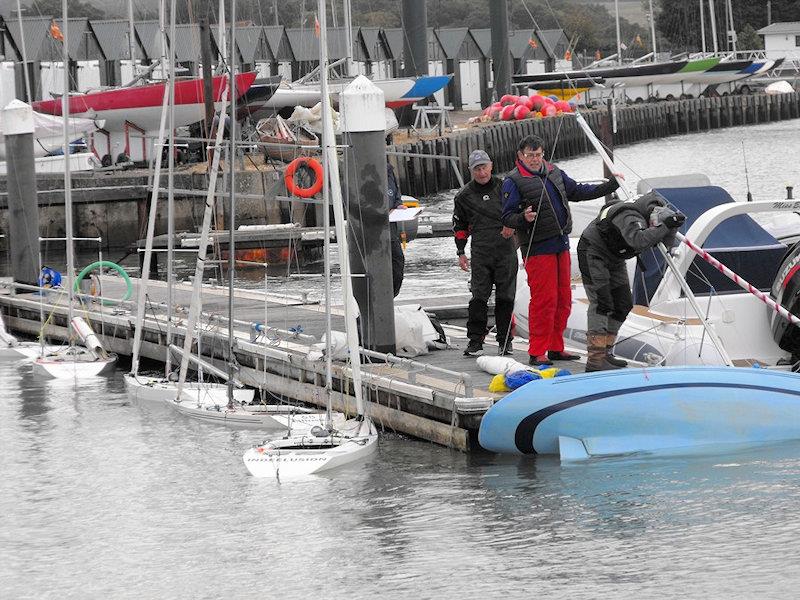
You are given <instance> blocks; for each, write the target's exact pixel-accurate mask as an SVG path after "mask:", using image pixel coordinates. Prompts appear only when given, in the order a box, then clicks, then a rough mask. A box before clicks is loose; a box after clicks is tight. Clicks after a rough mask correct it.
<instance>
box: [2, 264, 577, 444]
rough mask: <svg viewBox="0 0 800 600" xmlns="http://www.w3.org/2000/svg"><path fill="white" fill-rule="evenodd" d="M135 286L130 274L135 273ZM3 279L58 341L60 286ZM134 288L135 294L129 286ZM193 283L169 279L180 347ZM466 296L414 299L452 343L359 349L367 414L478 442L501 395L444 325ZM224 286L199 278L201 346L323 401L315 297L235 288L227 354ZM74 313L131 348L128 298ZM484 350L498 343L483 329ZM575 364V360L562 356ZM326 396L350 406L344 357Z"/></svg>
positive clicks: (114, 283) (16, 304)
mask: <svg viewBox="0 0 800 600" xmlns="http://www.w3.org/2000/svg"><path fill="white" fill-rule="evenodd" d="M101 281H102V293H103V295H104V297H106V298H119V297H122V294H123V293H124V290H125V285H124V283H123V282H122V280H121V279H119V278H117V277H110V276H103V277H102V279H101ZM133 282H134V287H135V286H136V285H138V280H136V279H134V280H133ZM10 286H11V284H10V283H5V284H0V292H3V293H0V310H1V311H2V313H3V315H4V319H5V323H6V327H7V328H8V329H9V330H10V331H13V332H16V333H19V334H23V335H25V336H27V337H36V336H38V334H39V331H40V329H41V320H40V314H42V313H43V314H44V315H45V318H46V319H48V324H47V328H46V335H47V338H49V339H52V340H61V341H63V340H65V339H66V336H67V329H66V324H67V306H66V291H65V290H49V291H48V292H47V293H46V295H45V296H44V297H40V296H39V295H37V294H35V293H16V294H14V295H12V294H10V293H8V291H9V288H10ZM133 297H136V292H135V290H134V295H133ZM166 297H167V287H166V284H165V283H164V282H159V281H151V282H150V283H149V284H148V300H147V309H146V317H145V321H144V333H143V337H142V339H143V343H142V349H141V354H142V356H143V357H144V358H147V359H151V360H152V361H156V362H158V363H160V364H159V366H156V365H155V364H153V365H152V366H153V368H154V369H163V367H162V366H161V364H163V363H164V361H165V358H166V352H167V339H166V335H167V320H166V302H165V301H166ZM190 298H191V286H190V285H189V284H187V283H179V284H176V285H175V286H174V287H173V302H174V304H175V305H176V307H177V308H176V311H175V315H174V316H173V337H172V343H173V344H176V345H178V346H182V344H183V339H184V336H185V334H186V330H185V319H186V316H187V314H188V304H189V301H190ZM468 300H469V296H467V295H466V294H465V295H455V296H442V297H438V298H428V299H420V300H414V301H412V303H415V304H421V305H422V306H423V308H425V310H426V311H428V312H433V313H436V314H437V315H438V316H439V317H440V318H441V319H442V320H443V321H445V324H444V327H445V331H446V333H447V335H448V338H449V341H450V345H451V348H449V349H446V350H434V351H431V352H430V353H428V354H427V355H423V356H418V357H415V358H413V359H404V358H398V357H394V356H391V355H385V354H379V353H375V352H370V351H364V354H363V361H364V365H363V368H362V377H363V380H364V384H365V394H364V396H365V399H366V400H367V410H368V412H369V414H370V415H371V416H372V417H373V418H374V419H375V420H376V421H377V422H378V423H379V424H380V425H381V426H383V427H384V428H386V429H388V430H392V431H397V432H401V433H404V434H407V435H410V436H413V437H416V438H420V439H423V440H428V441H431V442H435V443H437V444H440V445H443V446H448V447H451V448H455V449H458V450H462V451H473V450H477V449H478V443H477V431H478V427H479V425H480V420H481V417H482V415H483V413H484V412H485V411H486V409H488V407H489V406H490V405H491V404H492V402H494V401H495V400H497V399H499V398H500V397H502V395H503V394H493V393H490V392H488V391H487V390H488V385H489V382H490V381H491V378H492V375H490V374H488V373H485V372H483V371H481V370H480V369H478V367H477V364H476V361H475V359H474V358H467V357H464V356H463V349H464V348H465V347H466V345H467V339H466V330H465V329H464V328H463V327H458V326H455V325H450V324H447V323H446V321H447V320H448V319H451V318H458V317H463V315H465V310H466V304H467V302H468ZM227 306H228V292H227V288H226V287H217V286H210V285H204V286H203V317H202V319H201V322H202V326H201V327H202V336H201V344H200V349H201V355H202V356H203V357H204V358H205V359H206V360H208V361H209V362H211V363H213V364H215V365H216V366H218V367H220V368H223V369H225V368H226V365H227V362H228V360H229V359H231V358H232V359H233V361H234V364H236V365H237V367H238V379H239V380H240V381H241V382H242V383H244V384H245V385H248V386H251V387H254V388H256V389H260V390H263V391H264V395H263V397H264V398H265V399H267V398H268V399H269V401H270V402H274V401H275V400H276V399H278V400H281V401H285V402H298V401H299V402H305V403H308V404H313V405H316V406H325V403H326V393H327V392H326V389H325V387H324V383H325V363H324V361H323V360H312V359H310V358H309V356H308V355H309V352H310V351H311V350H313V349H315V348H314V344H316V343H317V342H319V339H320V336H321V335H322V334H323V333H324V331H325V309H324V306H323V305H322V304H320V303H319V302H310V301H308V300H304V299H302V298H287V297H283V296H278V295H272V294H269V293H265V291H263V290H261V291H259V290H250V289H248V290H245V289H237V290H236V292H235V297H234V316H235V319H234V329H235V333H234V337H235V343H234V356H233V357H230V356H229V353H228V320H227V318H226V316H225V315H226V314H227ZM79 310H80V314H81V316H83V317H84V318H85V319H86V320H87V321H88V322H89V323H90V324H91V326H92V328H93V329H94V331H95V332H96V333H97V334H98V335H99V337H100V339H101V340H102V342H103V344H104V346H105V348H106V349H107V350H109V351H112V352H116V353H117V354H119V355H120V356H130V355H131V353H132V345H133V336H134V323H135V313H134V312H132V310H133V309H132V306H131V304H130V303H128V304H127V305H120V306H114V307H104V306H101V305H100V303H98V302H91V303H88V304H85V305H82V306H81V307H80V308H79ZM332 312H333V329H334V330H338V331H343V330H344V318H343V316H342V311H341V308H340V307H334V309H333V311H332ZM265 317H266V322H267V324H268V329H267V333H266V335H256V333H255V331H254V329H253V328H252V324H253V323H256V322H258V323H263V322H264V321H265ZM485 349H486V352H487V354H491V353H492V352H493V351H494V352H496V351H497V344H496V343H494V342H493V341H491V340H489V338H487V342H486V344H485ZM514 354H515V357H516V358H517V360H518V361H520V362H523V363H525V362H526V361H527V358H528V355H527V344H526V343H525V341H522V342H519V343H516V344H515V352H514ZM562 366H564V367H567V368H570V369H572V368H574V367H575V366H577V365H575V364H574V363H569V364H563V365H562ZM333 380H334V381H333V388H334V393H333V394H332V398H331V401H332V405H333V408H334V409H335V410H340V411H345V412H349V413H355V398H354V397H353V395H352V377H351V373H350V369H349V367H347V366H346V365H345V364H344V363H340V362H334V365H333Z"/></svg>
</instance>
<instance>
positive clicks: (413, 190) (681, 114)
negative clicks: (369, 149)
mask: <svg viewBox="0 0 800 600" xmlns="http://www.w3.org/2000/svg"><path fill="white" fill-rule="evenodd" d="M581 114H583V116H584V118H585V119H586V121H587V122H588V123H589V125H590V127H591V128H592V130H593V131H594V132H595V133H596V134H598V136H600V137H601V139H602V135H601V132H602V129H603V122H604V121H605V120H606V119H608V112H607V111H606V110H605V109H602V110H592V109H584V110H582V111H581ZM799 117H800V92H794V93H791V94H775V95H767V94H752V95H734V96H719V97H715V98H694V99H688V100H675V101H671V102H657V103H647V104H633V105H629V106H622V107H618V108H617V109H616V122H617V132H616V135H615V136H614V145H615V146H623V145H627V144H633V143H636V142H642V141H646V140H653V139H659V138H664V137H668V136H671V135H679V134H686V133H698V132H704V131H710V130H713V129H721V128H725V127H738V126H743V125H755V124H758V123H769V122H773V121H782V120H786V119H797V118H799ZM526 135H538V136H539V137H541V138H542V139H544V141H545V144H546V145H547V146H548V148H550V149H553V150H554V160H560V159H564V158H570V157H573V156H578V155H581V154H586V153H588V152H592V151H593V150H592V148H591V147H590V145H589V143H588V141H587V140H586V136H585V135H583V133H582V132H581V130H580V129H579V127H578V124H577V123H576V122H575V119H574V118H573V117H570V116H569V115H563V116H560V117H550V118H547V119H524V120H522V121H505V122H489V123H481V124H478V125H470V126H466V127H463V128H461V129H455V130H453V131H452V132H449V133H447V134H446V135H444V136H439V137H427V138H423V139H419V140H416V141H410V142H407V143H402V144H395V146H394V147H393V150H394V151H397V152H398V153H400V155H394V156H392V157H391V158H390V160H391V161H392V162H393V164H394V167H395V171H396V173H397V176H398V180H399V181H398V183H399V184H400V189H401V190H402V191H403V193H404V194H410V195H412V196H419V197H422V196H428V195H431V194H435V193H437V192H440V191H442V190H449V189H453V188H457V187H459V186H458V179H457V176H456V175H455V173H454V171H453V168H452V165H451V161H450V160H448V159H438V160H431V159H427V158H422V157H421V155H437V156H457V157H460V158H461V161H460V163H459V165H460V168H461V171H462V176H463V177H464V178H468V177H469V173H468V169H467V164H466V157H467V156H469V154H470V152H472V151H473V150H475V149H476V148H480V149H482V150H485V151H486V152H488V154H489V156H491V157H492V160H493V161H494V165H495V172H498V173H505V172H507V171H510V170H511V169H513V168H514V158H515V156H516V146H517V143H518V142H519V140H521V139H522V138H523V137H524V136H526ZM403 154H405V155H406V156H403Z"/></svg>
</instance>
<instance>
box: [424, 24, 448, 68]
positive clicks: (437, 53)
mask: <svg viewBox="0 0 800 600" xmlns="http://www.w3.org/2000/svg"><path fill="white" fill-rule="evenodd" d="M444 59H445V54H444V48H442V42H440V41H439V36H437V35H436V32H435V31H434V30H433V27H428V60H444Z"/></svg>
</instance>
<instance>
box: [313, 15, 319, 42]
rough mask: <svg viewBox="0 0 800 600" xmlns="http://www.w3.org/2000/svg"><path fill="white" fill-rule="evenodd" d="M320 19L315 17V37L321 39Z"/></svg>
mask: <svg viewBox="0 0 800 600" xmlns="http://www.w3.org/2000/svg"><path fill="white" fill-rule="evenodd" d="M319 33H320V32H319V19H318V18H317V15H314V36H315V37H319Z"/></svg>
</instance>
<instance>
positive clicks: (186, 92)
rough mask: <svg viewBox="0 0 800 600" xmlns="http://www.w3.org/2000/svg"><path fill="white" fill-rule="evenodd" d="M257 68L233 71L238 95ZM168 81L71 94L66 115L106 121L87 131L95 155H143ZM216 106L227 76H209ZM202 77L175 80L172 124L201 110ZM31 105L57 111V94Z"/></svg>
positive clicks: (158, 119)
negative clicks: (211, 77) (89, 131)
mask: <svg viewBox="0 0 800 600" xmlns="http://www.w3.org/2000/svg"><path fill="white" fill-rule="evenodd" d="M255 78H256V73H255V72H250V73H240V74H238V75H236V92H237V94H236V97H237V98H238V97H240V96H241V95H242V94H244V93H245V92H246V91H247V90H248V89H250V86H251V85H252V84H253V81H255ZM165 85H167V82H165V81H164V82H159V83H150V84H147V85H140V86H133V87H129V88H114V89H107V90H98V91H93V92H87V93H86V94H75V95H71V96H70V99H69V112H70V116H74V117H85V118H91V119H102V120H104V121H105V127H104V128H103V129H101V130H98V131H97V132H95V133H94V134H93V135H92V136H91V137H92V139H91V146H92V149H93V150H94V152H95V154H97V155H98V157H102V156H104V155H106V154H108V155H109V156H111V157H112V158H114V159H116V158H117V157H119V155H120V154H125V155H126V156H127V157H129V158H130V159H131V160H134V161H139V160H147V159H148V158H150V155H151V153H152V146H153V142H154V138H156V137H157V135H158V129H159V126H160V122H161V105H162V102H163V98H164V86H165ZM212 89H213V94H214V105H215V109H217V110H218V109H219V108H220V105H221V104H222V102H223V100H226V99H228V98H230V94H227V95H226V96H225V97H223V94H224V93H225V90H226V89H227V76H225V75H218V76H217V77H214V78H213V80H212ZM204 101H205V96H204V94H203V80H202V78H192V79H184V80H179V81H176V82H175V127H183V126H186V125H191V124H192V123H196V122H198V121H201V120H203V118H204V116H205V104H204ZM33 109H34V110H35V111H37V112H40V113H46V114H50V115H60V114H61V99H60V98H55V99H53V100H40V101H38V102H34V103H33Z"/></svg>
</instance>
